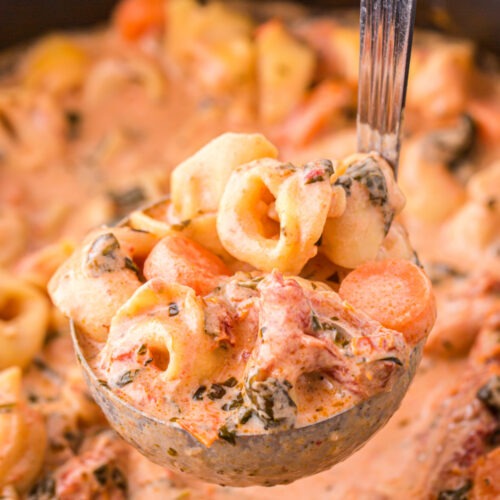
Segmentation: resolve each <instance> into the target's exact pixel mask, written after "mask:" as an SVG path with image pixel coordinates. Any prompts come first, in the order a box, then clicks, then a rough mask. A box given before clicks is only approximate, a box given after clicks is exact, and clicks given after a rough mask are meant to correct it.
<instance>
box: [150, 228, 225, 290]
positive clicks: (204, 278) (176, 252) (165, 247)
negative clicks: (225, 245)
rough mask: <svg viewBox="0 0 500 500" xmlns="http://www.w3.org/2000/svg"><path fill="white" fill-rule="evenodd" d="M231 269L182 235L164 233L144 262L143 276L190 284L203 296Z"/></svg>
mask: <svg viewBox="0 0 500 500" xmlns="http://www.w3.org/2000/svg"><path fill="white" fill-rule="evenodd" d="M229 274H231V273H230V271H229V270H228V269H227V267H226V265H225V264H224V262H222V260H220V259H219V257H217V256H216V255H215V254H213V253H212V252H210V251H208V250H207V249H206V248H204V247H202V246H201V245H200V244H198V243H197V242H196V241H193V240H191V239H189V238H186V237H185V236H182V235H168V236H165V237H164V238H163V239H162V240H161V241H160V242H158V243H157V245H156V246H155V247H154V248H153V250H152V251H151V253H150V254H149V256H148V258H147V259H146V262H145V263H144V276H145V277H146V278H147V279H152V278H156V277H160V278H163V279H165V280H167V281H170V282H175V283H180V284H181V285H186V286H189V287H191V288H192V289H193V290H194V291H195V292H196V293H197V294H198V295H206V294H207V293H209V292H211V291H212V290H213V289H214V288H215V287H216V286H217V285H218V283H219V280H220V277H221V276H223V275H226V276H228V275H229Z"/></svg>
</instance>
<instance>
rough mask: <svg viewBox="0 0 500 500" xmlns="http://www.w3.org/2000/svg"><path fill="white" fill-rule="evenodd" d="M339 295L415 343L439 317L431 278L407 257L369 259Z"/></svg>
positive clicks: (343, 286)
mask: <svg viewBox="0 0 500 500" xmlns="http://www.w3.org/2000/svg"><path fill="white" fill-rule="evenodd" d="M339 295H340V296H341V297H342V298H343V299H344V300H346V301H347V302H348V303H350V304H352V305H353V306H354V307H356V308H357V309H361V310H362V311H364V312H365V313H366V314H368V315H369V316H371V317H372V318H373V319H375V320H377V321H379V322H380V323H382V325H384V326H385V327H387V328H390V329H392V330H397V331H398V332H401V333H402V334H403V335H404V336H405V339H406V341H407V342H409V343H410V344H412V345H414V344H416V343H418V342H419V341H420V340H422V339H423V338H425V337H426V336H427V334H428V333H429V331H430V330H431V328H432V326H433V325H434V321H435V319H436V304H435V299H434V295H433V293H432V286H431V282H430V280H429V278H428V277H427V276H426V275H425V273H424V272H423V271H422V270H421V269H420V268H419V267H418V266H416V265H415V264H412V263H411V262H409V261H407V260H381V261H370V262H367V263H366V264H362V265H361V266H359V267H358V268H356V269H354V271H352V272H351V273H349V274H348V275H347V277H346V278H345V279H344V281H342V283H341V285H340V290H339Z"/></svg>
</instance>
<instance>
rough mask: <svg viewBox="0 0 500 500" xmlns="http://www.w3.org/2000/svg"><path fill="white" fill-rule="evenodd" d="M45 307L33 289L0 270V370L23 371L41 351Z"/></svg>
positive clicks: (47, 306) (47, 317)
mask: <svg viewBox="0 0 500 500" xmlns="http://www.w3.org/2000/svg"><path fill="white" fill-rule="evenodd" d="M49 308H50V306H49V301H48V300H47V298H46V297H45V295H44V294H43V293H42V292H41V291H39V290H38V289H37V288H36V287H34V286H33V285H30V284H29V283H28V282H25V281H23V280H21V279H19V278H16V277H14V276H12V275H11V274H8V273H7V272H5V271H0V370H2V369H5V368H9V367H11V366H19V367H21V368H24V367H25V366H27V365H28V364H29V363H30V361H31V360H32V359H33V357H34V356H35V354H36V353H37V352H38V351H39V350H40V349H41V348H42V344H43V340H44V338H45V333H46V330H47V325H48V322H49V310H50V309H49Z"/></svg>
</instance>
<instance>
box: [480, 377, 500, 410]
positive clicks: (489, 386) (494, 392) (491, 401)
mask: <svg viewBox="0 0 500 500" xmlns="http://www.w3.org/2000/svg"><path fill="white" fill-rule="evenodd" d="M477 398H478V399H479V400H480V401H481V403H483V404H484V405H485V406H486V408H488V410H489V411H490V412H491V413H492V414H493V415H497V416H500V376H498V375H495V376H493V377H492V378H490V380H488V382H487V383H486V384H485V385H483V387H481V389H479V391H478V392H477Z"/></svg>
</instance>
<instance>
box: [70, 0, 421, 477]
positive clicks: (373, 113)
mask: <svg viewBox="0 0 500 500" xmlns="http://www.w3.org/2000/svg"><path fill="white" fill-rule="evenodd" d="M414 9H415V0H361V50H360V80H359V81H360V83H359V110H358V137H359V149H360V150H361V151H371V150H375V151H378V152H379V153H381V154H382V155H383V156H384V157H385V158H387V159H388V160H389V162H390V163H391V164H392V165H393V167H394V169H396V166H397V158H398V150H399V128H400V123H401V114H402V108H403V104H404V95H405V87H406V77H407V71H408V61H409V54H410V44H411V38H412V28H413V18H414ZM72 336H73V341H74V344H75V349H76V353H77V357H78V360H79V361H80V363H81V365H82V368H83V372H84V376H85V378H86V381H87V383H88V385H89V387H90V391H91V393H92V396H93V397H94V399H95V400H96V401H97V403H98V404H99V406H100V407H101V408H102V410H103V411H104V413H105V414H106V417H107V418H108V420H109V422H110V424H111V425H112V427H113V428H114V429H115V430H116V431H117V432H118V433H119V434H120V435H121V436H122V437H123V438H124V439H125V440H126V441H128V442H129V443H130V444H132V446H134V447H135V448H137V449H138V450H139V451H141V452H142V453H143V454H144V455H145V456H146V457H148V458H149V459H151V460H152V461H153V462H155V463H157V464H160V465H163V466H166V467H169V468H171V469H176V470H179V471H183V472H188V473H191V474H193V475H195V476H197V477H198V478H201V479H203V480H205V481H209V482H214V483H218V484H223V485H233V486H248V485H255V484H260V485H267V486H271V485H275V484H282V483H290V482H292V481H294V480H296V479H299V478H301V477H303V476H308V475H311V474H315V473H317V472H320V471H322V470H325V469H327V468H329V467H331V466H332V465H335V464H336V463H338V462H340V461H342V460H344V459H345V458H347V457H348V456H349V455H351V454H352V453H353V452H355V451H356V450H357V449H359V448H360V447H361V446H362V445H363V444H364V443H365V442H366V441H367V440H368V439H369V438H370V437H371V436H372V435H373V434H374V433H375V432H376V431H377V430H378V429H380V427H382V426H383V425H384V424H385V423H386V422H387V421H388V420H389V418H390V417H391V416H392V415H393V413H394V412H395V411H396V409H397V408H398V407H399V405H400V402H401V400H402V398H403V396H404V395H405V393H406V391H407V389H408V386H409V384H410V382H411V380H412V378H413V376H414V374H415V370H416V368H417V366H418V363H419V361H420V358H421V354H422V344H419V345H417V346H416V347H415V348H414V349H413V351H412V353H411V356H410V362H409V365H408V366H407V369H406V370H402V373H401V376H399V377H398V379H397V380H396V382H395V383H394V385H393V387H392V390H390V391H389V392H382V393H379V394H376V395H375V396H373V397H371V398H369V399H367V400H364V401H362V402H361V403H359V404H357V405H355V406H353V407H351V408H349V409H347V410H345V411H342V412H340V413H337V414H335V415H333V416H331V417H330V418H328V419H325V420H323V421H320V422H318V423H315V424H313V425H309V426H305V427H300V428H295V429H291V430H287V431H280V432H274V433H263V434H257V435H237V436H236V438H235V444H234V445H233V444H231V443H228V442H227V441H224V440H217V441H216V442H215V443H214V444H213V445H212V446H211V447H208V448H207V447H205V446H204V445H203V444H201V443H200V442H198V441H197V440H196V439H195V438H194V437H193V436H191V435H190V434H189V433H187V432H186V431H184V430H183V429H181V428H180V427H179V426H177V425H176V424H175V422H170V421H165V420H160V419H158V418H155V417H153V416H151V415H148V414H147V413H145V412H143V411H142V410H141V409H139V408H135V407H134V406H131V405H130V404H128V403H127V402H125V401H124V400H123V399H120V398H119V397H118V396H117V395H116V394H114V393H113V392H112V391H111V390H110V389H109V388H107V387H106V386H105V385H103V384H102V383H100V382H99V380H98V379H97V377H96V375H95V373H94V372H93V371H92V369H91V368H90V366H89V364H88V362H87V359H86V357H87V355H88V352H87V351H86V348H85V345H86V344H85V340H84V337H83V336H81V335H80V334H79V332H78V331H77V329H76V328H75V326H74V325H73V324H72ZM169 450H176V453H173V452H170V453H169Z"/></svg>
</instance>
